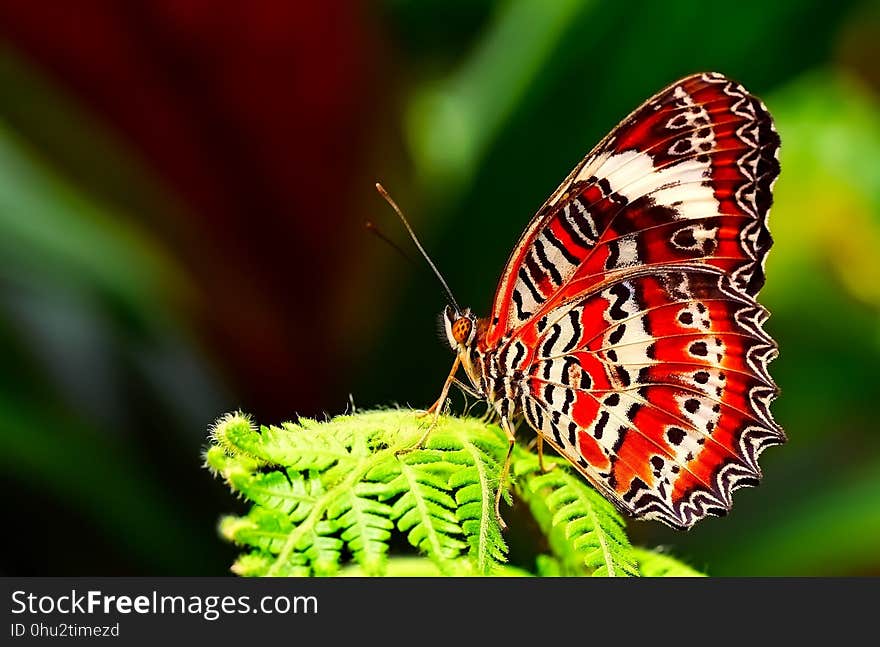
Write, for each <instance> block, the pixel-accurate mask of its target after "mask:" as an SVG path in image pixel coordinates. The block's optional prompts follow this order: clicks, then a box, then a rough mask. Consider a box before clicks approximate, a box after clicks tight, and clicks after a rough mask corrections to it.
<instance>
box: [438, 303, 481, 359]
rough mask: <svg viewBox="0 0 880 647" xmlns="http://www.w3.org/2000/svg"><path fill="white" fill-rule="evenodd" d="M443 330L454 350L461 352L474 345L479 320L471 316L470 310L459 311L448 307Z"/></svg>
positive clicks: (445, 312) (444, 313)
mask: <svg viewBox="0 0 880 647" xmlns="http://www.w3.org/2000/svg"><path fill="white" fill-rule="evenodd" d="M443 329H444V331H445V332H446V340H447V341H448V342H449V345H450V346H451V347H452V350H454V351H456V352H460V351H462V350H465V349H467V348H470V346H471V344H473V343H474V338H475V337H476V336H477V320H476V317H474V315H473V314H471V311H470V308H465V309H464V310H463V311H459V310H458V309H456V308H453V307H452V306H446V309H445V310H444V311H443Z"/></svg>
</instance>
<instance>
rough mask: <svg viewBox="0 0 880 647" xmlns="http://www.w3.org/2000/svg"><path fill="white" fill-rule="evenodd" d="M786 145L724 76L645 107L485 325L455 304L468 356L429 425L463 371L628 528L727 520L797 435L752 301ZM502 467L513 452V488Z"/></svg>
mask: <svg viewBox="0 0 880 647" xmlns="http://www.w3.org/2000/svg"><path fill="white" fill-rule="evenodd" d="M779 144H780V140H779V136H778V134H777V132H776V130H775V129H774V126H773V121H772V119H771V116H770V114H769V112H768V111H767V108H766V106H765V105H764V104H763V103H762V102H761V101H760V100H758V99H757V98H755V97H754V96H752V95H751V94H750V93H749V92H747V91H746V90H745V89H744V88H743V87H742V86H741V85H739V84H737V83H735V82H734V81H731V80H730V79H728V78H727V77H725V76H724V75H722V74H718V73H705V74H696V75H693V76H689V77H686V78H683V79H681V80H679V81H676V82H675V83H673V84H672V85H670V86H669V87H667V88H665V89H663V90H661V91H660V92H659V93H657V94H656V95H654V96H653V97H651V98H650V99H648V100H647V101H646V102H645V103H643V104H642V105H641V106H639V107H638V108H636V110H635V111H634V112H632V113H631V114H630V115H629V116H628V117H627V118H626V119H624V120H623V121H622V122H621V123H620V124H619V125H618V126H617V127H616V128H614V129H613V130H612V131H611V132H610V133H609V134H608V135H607V136H606V137H605V138H604V139H603V140H602V141H601V142H600V143H599V144H598V145H597V146H596V147H595V148H594V149H593V150H592V151H591V152H590V153H589V154H588V155H587V156H586V157H585V158H584V159H583V161H581V163H580V164H578V165H577V166H576V167H575V168H574V170H573V171H572V172H571V173H570V174H569V176H568V177H567V178H566V179H565V181H564V182H563V183H562V184H561V185H560V186H559V188H558V189H556V191H555V192H554V193H553V194H552V195H551V196H550V198H549V199H548V200H547V201H546V202H545V203H544V204H543V206H542V207H541V208H540V209H539V210H538V212H537V214H536V215H535V216H534V217H533V218H532V220H531V222H530V223H529V224H528V226H527V227H526V229H525V231H524V232H523V234H522V236H521V237H520V239H519V242H518V243H517V244H516V246H515V247H514V249H513V251H512V253H511V254H510V257H509V259H508V261H507V264H506V266H505V268H504V271H503V273H502V275H501V279H500V281H499V283H498V287H497V290H496V292H495V298H494V301H493V304H492V309H491V313H490V315H489V316H488V317H486V318H477V317H476V316H475V315H474V314H473V313H472V312H471V311H470V309H461V308H459V307H458V305H457V304H456V303H455V301H454V299H453V300H452V303H453V305H450V306H447V307H446V309H445V311H444V313H443V315H442V321H443V326H444V330H445V333H446V337H447V340H448V342H449V344H450V346H451V348H452V349H453V351H455V354H456V358H455V361H454V363H453V366H452V370H451V372H450V374H449V377H448V378H447V380H446V382H445V384H444V387H443V390H442V392H441V396H440V398H439V399H438V401H437V403H435V405H434V407H432V408H431V409H430V410H429V411H431V410H433V411H439V408H441V407H442V404H443V402H445V399H446V396H447V394H448V391H449V388H450V386H451V385H452V384H453V383H458V384H460V385H462V383H461V382H459V381H458V380H457V379H456V377H455V376H456V374H457V371H458V370H459V367H462V368H463V369H464V372H465V374H466V375H467V378H468V380H469V382H470V385H471V387H472V389H471V388H468V389H467V390H471V391H473V392H474V393H475V395H477V396H479V397H480V398H484V399H486V400H488V402H489V403H490V404H491V405H492V407H493V409H494V411H495V412H496V413H497V415H498V417H499V419H500V422H501V427H502V428H503V429H504V431H505V432H506V433H507V437H508V441H509V443H510V448H511V449H512V447H513V443H514V424H515V421H516V420H518V419H519V418H520V417H521V418H523V419H524V420H525V421H526V422H527V423H528V425H529V426H531V427H532V428H533V429H534V430H535V431H536V432H537V438H538V451H539V455H540V454H541V453H542V446H543V445H542V444H543V442H546V443H548V444H549V445H550V446H551V447H553V449H555V450H556V452H557V453H558V454H559V455H560V456H562V457H564V458H565V459H567V460H568V461H569V462H570V463H571V465H572V466H573V467H574V468H575V469H576V470H577V471H578V472H579V473H580V474H581V475H583V477H584V478H585V479H586V480H587V481H588V482H589V483H591V484H592V485H593V486H594V487H595V488H596V489H597V490H598V491H599V492H600V493H602V494H603V495H604V496H606V497H607V498H608V499H609V500H610V501H612V502H613V503H614V504H615V505H616V507H617V508H618V509H620V510H622V511H624V512H625V513H628V514H629V515H631V516H633V517H635V518H638V519H652V520H656V521H659V522H662V523H664V524H667V525H669V526H672V527H674V528H678V529H688V528H690V527H692V526H693V525H694V524H695V523H696V522H697V521H699V520H701V519H703V518H705V517H706V516H707V515H716V516H723V515H725V514H726V513H727V512H728V511H729V510H730V508H731V506H732V505H733V500H732V494H733V491H734V490H736V489H737V488H740V487H744V486H754V485H757V484H758V482H759V480H760V478H761V469H760V467H759V465H758V457H759V455H760V454H761V452H762V451H763V450H764V449H765V448H767V447H769V446H771V445H779V444H782V443H784V442H785V440H786V438H785V434H784V432H783V431H782V429H781V428H780V427H779V425H777V424H776V422H775V421H774V419H773V416H772V414H771V413H770V410H769V407H770V404H771V402H772V401H773V400H774V399H775V398H776V396H777V395H778V388H777V386H776V384H775V382H774V381H773V379H772V377H771V376H770V374H769V372H768V364H769V363H770V362H771V361H772V360H773V359H774V358H775V357H776V356H777V354H778V350H777V345H776V343H775V342H774V340H773V339H772V338H771V337H770V336H769V335H768V334H767V333H766V332H764V330H763V325H764V322H765V321H766V319H767V317H768V312H767V310H766V309H765V308H764V307H762V306H761V305H760V304H758V303H757V301H756V298H757V296H758V292H759V291H760V289H761V287H762V286H763V284H764V262H765V259H766V256H767V252H768V250H769V249H770V247H771V245H772V242H773V241H772V238H771V236H770V232H769V230H768V227H767V214H768V211H769V209H770V205H771V203H772V188H773V184H774V182H775V180H776V178H777V176H778V175H779V170H780V167H779V161H778V152H779ZM441 280H442V279H441ZM444 286H445V283H444ZM447 291H448V290H447ZM509 466H510V451H508V454H507V460H506V462H505V465H504V469H503V477H502V483H503V482H504V479H505V478H506V475H507V472H508V470H509ZM500 493H501V488H499V497H498V498H497V499H496V513H498V504H499V502H500ZM498 518H499V521H501V518H500V514H499V515H498ZM501 523H502V525H503V522H501Z"/></svg>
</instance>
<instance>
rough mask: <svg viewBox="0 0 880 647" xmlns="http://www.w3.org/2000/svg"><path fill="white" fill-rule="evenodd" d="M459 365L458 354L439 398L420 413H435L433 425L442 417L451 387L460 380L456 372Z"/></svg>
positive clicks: (423, 414)
mask: <svg viewBox="0 0 880 647" xmlns="http://www.w3.org/2000/svg"><path fill="white" fill-rule="evenodd" d="M459 366H461V358H460V357H459V356H458V355H456V356H455V361H454V362H453V363H452V370H451V371H449V375H448V376H447V377H446V382H444V383H443V389H442V390H441V391H440V397H439V398H437V400H436V402H434V404H432V405H431V406H430V407H429V408H428V409H426V410H425V411H424V412H423V413H421V414H419V415H421V416H428V415H431V414H432V413H433V414H434V422H432V423H431V427H433V426H434V425H435V424H437V418H439V417H440V411H442V410H443V404H444V403H445V402H446V396H448V395H449V387H450V386H452V383H453V382H457V381H458V380H456V379H455V374H456V373H457V372H458V367H459Z"/></svg>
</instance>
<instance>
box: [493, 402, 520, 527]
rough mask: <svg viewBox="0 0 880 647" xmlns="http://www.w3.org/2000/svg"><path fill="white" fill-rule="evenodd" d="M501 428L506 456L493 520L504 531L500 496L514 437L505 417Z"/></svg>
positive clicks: (508, 470) (504, 485)
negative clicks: (505, 442)
mask: <svg viewBox="0 0 880 647" xmlns="http://www.w3.org/2000/svg"><path fill="white" fill-rule="evenodd" d="M501 428H502V429H503V430H504V433H506V434H507V456H506V457H505V458H504V467H503V468H501V478H500V480H499V482H498V491H497V492H496V493H495V518H496V519H497V520H498V525H499V526H500V527H501V530H506V529H507V524H506V523H504V519H502V518H501V495H502V494H503V493H504V489H505V487H506V483H507V477H508V475H509V474H510V458H511V456H512V455H513V445H514V444H515V443H516V436H514V434H513V429H512V428H511V426H510V421H509V420H508V419H507V417H506V416H505V417H503V418H501Z"/></svg>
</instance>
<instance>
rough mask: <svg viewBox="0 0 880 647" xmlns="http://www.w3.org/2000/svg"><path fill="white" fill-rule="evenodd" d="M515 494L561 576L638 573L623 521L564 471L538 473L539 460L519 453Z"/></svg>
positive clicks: (560, 468)
mask: <svg viewBox="0 0 880 647" xmlns="http://www.w3.org/2000/svg"><path fill="white" fill-rule="evenodd" d="M514 471H515V472H516V474H517V492H518V493H519V495H520V497H521V498H522V499H523V500H525V501H526V503H527V504H528V505H529V509H530V510H531V512H532V514H533V515H534V516H535V519H536V521H537V522H538V524H539V526H540V527H541V529H542V530H543V531H544V533H545V534H546V535H547V536H548V539H549V543H550V547H551V548H552V549H553V552H554V554H555V556H556V558H557V559H558V561H559V563H560V566H561V569H562V571H563V573H565V574H571V575H576V574H590V575H593V576H605V577H622V576H623V577H625V576H637V575H638V574H639V569H638V564H637V563H636V560H635V557H634V555H633V552H632V546H631V545H630V543H629V539H628V538H627V536H626V532H625V531H624V522H623V519H622V518H621V517H620V515H619V514H618V513H617V511H616V510H615V509H614V506H613V505H612V504H611V503H609V502H608V500H607V499H605V498H604V497H603V496H602V495H601V494H599V493H598V492H596V491H595V490H594V489H593V488H591V487H590V486H589V485H587V483H586V482H585V481H584V480H583V479H582V478H581V477H580V476H579V475H576V474H573V473H572V472H571V471H569V469H568V468H567V467H566V466H563V465H561V464H557V465H555V466H554V467H553V468H552V469H550V470H549V471H548V472H546V473H541V469H540V467H539V465H538V460H537V457H536V456H534V455H533V454H531V453H529V452H525V451H524V450H518V451H517V455H516V460H515V463H514Z"/></svg>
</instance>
